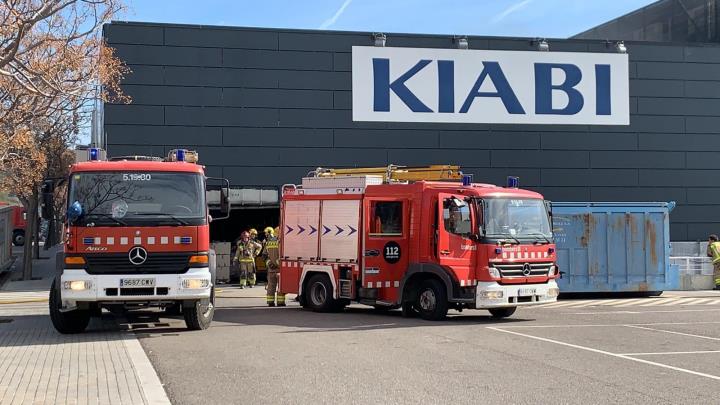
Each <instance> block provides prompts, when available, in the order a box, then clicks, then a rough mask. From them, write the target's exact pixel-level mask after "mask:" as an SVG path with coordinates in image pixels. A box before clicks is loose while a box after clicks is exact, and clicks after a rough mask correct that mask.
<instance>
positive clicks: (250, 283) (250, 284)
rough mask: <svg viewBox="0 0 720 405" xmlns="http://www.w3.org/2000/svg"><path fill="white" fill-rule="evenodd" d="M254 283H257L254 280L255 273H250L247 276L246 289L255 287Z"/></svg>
mask: <svg viewBox="0 0 720 405" xmlns="http://www.w3.org/2000/svg"><path fill="white" fill-rule="evenodd" d="M256 281H257V279H256V278H255V272H252V273H250V274H248V280H247V283H248V287H249V288H253V287H255V282H256Z"/></svg>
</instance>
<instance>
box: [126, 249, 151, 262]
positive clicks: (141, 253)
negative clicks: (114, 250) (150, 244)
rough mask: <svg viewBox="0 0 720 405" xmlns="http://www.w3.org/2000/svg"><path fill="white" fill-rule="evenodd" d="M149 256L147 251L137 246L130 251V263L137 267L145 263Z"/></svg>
mask: <svg viewBox="0 0 720 405" xmlns="http://www.w3.org/2000/svg"><path fill="white" fill-rule="evenodd" d="M147 256H148V253H147V250H145V249H143V248H141V247H140V246H135V247H134V248H132V249H130V252H129V253H128V258H129V259H130V263H132V264H134V265H136V266H139V265H141V264H143V263H145V260H147Z"/></svg>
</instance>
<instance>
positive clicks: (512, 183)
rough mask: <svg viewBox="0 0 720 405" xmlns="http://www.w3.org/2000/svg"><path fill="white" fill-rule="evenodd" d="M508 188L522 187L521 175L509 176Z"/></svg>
mask: <svg viewBox="0 0 720 405" xmlns="http://www.w3.org/2000/svg"><path fill="white" fill-rule="evenodd" d="M507 188H520V177H515V176H508V178H507Z"/></svg>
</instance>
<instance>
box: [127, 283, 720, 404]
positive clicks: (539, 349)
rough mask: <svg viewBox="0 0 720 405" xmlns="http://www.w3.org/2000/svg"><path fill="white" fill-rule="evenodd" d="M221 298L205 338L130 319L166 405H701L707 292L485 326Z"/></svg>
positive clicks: (158, 321) (540, 311)
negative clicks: (162, 388)
mask: <svg viewBox="0 0 720 405" xmlns="http://www.w3.org/2000/svg"><path fill="white" fill-rule="evenodd" d="M262 294H264V290H263V289H262V287H259V288H257V287H256V288H255V289H252V290H238V289H235V288H232V287H226V288H224V289H223V290H222V291H221V292H220V293H219V294H218V295H219V297H220V298H219V299H218V308H217V311H216V313H215V321H214V322H213V325H212V326H211V328H210V329H209V330H207V331H203V332H188V331H186V330H184V329H183V327H184V324H183V322H182V320H180V319H179V318H162V317H157V314H146V315H140V316H136V317H133V318H131V319H130V323H131V324H130V327H131V328H132V329H134V330H135V331H136V332H137V333H138V335H139V337H140V341H141V344H142V346H143V347H144V349H145V351H146V352H147V354H148V356H149V358H150V359H151V361H152V363H153V365H154V366H155V369H156V370H157V372H158V374H159V376H160V379H161V381H162V382H163V384H164V385H165V388H166V390H167V392H168V395H169V397H170V399H171V400H172V401H173V403H177V404H191V403H229V402H237V403H240V402H241V403H253V404H266V403H267V404H278V403H313V404H315V403H328V404H329V403H333V404H336V403H357V404H367V403H380V402H385V403H417V402H422V403H441V402H442V403H478V402H485V403H500V402H502V403H518V404H525V403H527V404H530V403H533V404H537V403H586V404H591V403H714V402H716V401H717V390H716V387H717V384H718V381H720V365H719V364H720V295H719V294H716V293H714V292H702V293H666V294H665V295H663V297H660V298H642V299H626V298H625V299H614V300H613V299H595V300H592V299H591V300H587V299H586V300H566V301H561V302H558V303H557V304H550V305H548V306H546V307H542V308H533V309H523V310H519V311H518V312H517V313H516V314H515V315H514V316H513V317H512V318H510V319H508V320H504V321H498V320H494V319H492V318H490V317H489V316H488V315H487V313H486V312H484V311H465V312H463V313H454V314H452V315H451V316H450V317H449V318H448V319H447V320H446V321H444V322H426V321H422V320H419V319H406V318H402V317H401V316H400V313H399V311H390V312H388V313H379V312H377V311H375V310H373V309H370V308H367V307H363V306H356V307H355V306H353V307H351V308H349V309H348V310H346V312H345V313H338V314H320V313H313V312H308V311H304V310H302V309H300V308H299V307H298V306H296V305H297V304H294V303H293V304H291V306H289V307H287V308H267V307H265V306H264V303H263V299H262V298H261V296H262Z"/></svg>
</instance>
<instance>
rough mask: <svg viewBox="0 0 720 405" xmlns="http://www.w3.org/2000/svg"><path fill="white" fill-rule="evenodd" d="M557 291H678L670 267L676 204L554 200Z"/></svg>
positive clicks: (673, 270) (673, 273)
mask: <svg viewBox="0 0 720 405" xmlns="http://www.w3.org/2000/svg"><path fill="white" fill-rule="evenodd" d="M552 207H553V229H554V235H555V243H556V244H557V253H558V265H559V267H560V271H561V274H562V278H561V279H560V280H558V285H559V286H560V292H561V293H570V292H573V293H587V292H647V293H656V292H661V291H665V290H675V289H678V287H679V275H678V271H677V267H676V266H671V265H670V211H672V209H673V208H674V207H675V203H674V202H669V203H665V202H553V205H552Z"/></svg>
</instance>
